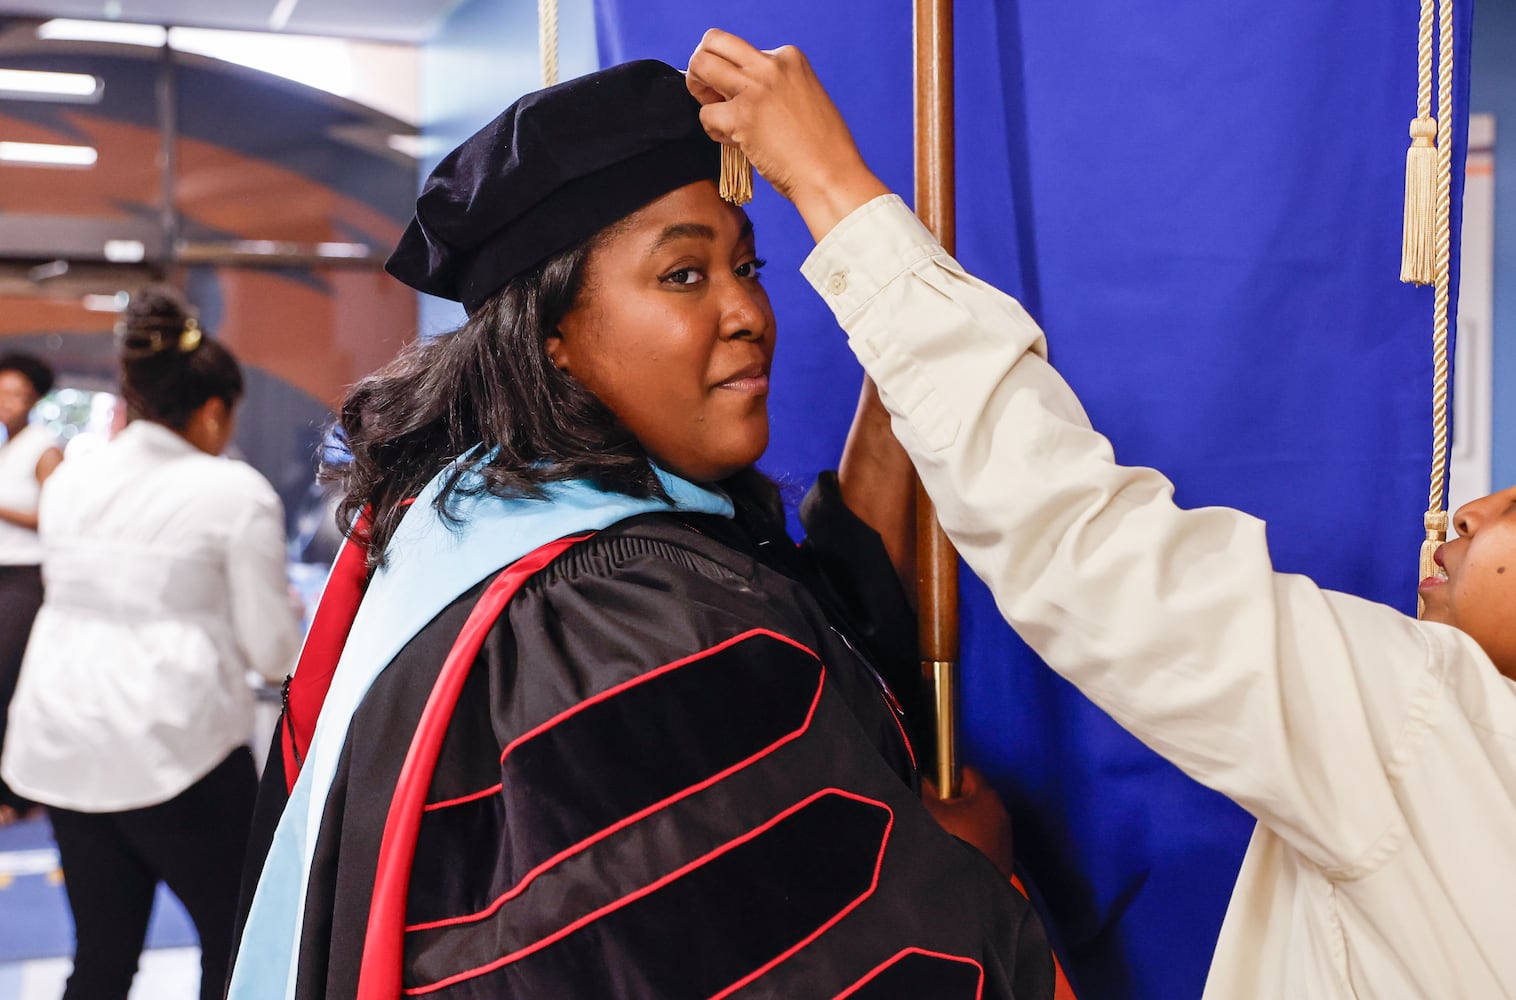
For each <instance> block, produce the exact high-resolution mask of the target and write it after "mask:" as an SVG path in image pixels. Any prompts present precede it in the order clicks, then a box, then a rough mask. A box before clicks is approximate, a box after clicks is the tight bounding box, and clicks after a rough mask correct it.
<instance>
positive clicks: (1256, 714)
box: [803, 195, 1477, 877]
mask: <svg viewBox="0 0 1516 1000" xmlns="http://www.w3.org/2000/svg"><path fill="white" fill-rule="evenodd" d="M803 271H804V273H805V275H806V277H807V279H808V280H809V281H810V282H811V284H812V285H813V286H814V287H815V288H816V290H817V291H818V292H819V293H820V294H821V296H822V297H823V298H824V299H825V300H826V302H827V303H828V304H829V305H830V306H831V307H832V309H833V311H834V312H835V314H836V316H837V318H838V320H839V322H840V323H841V325H842V327H843V328H844V329H845V330H846V332H847V335H848V339H849V343H850V346H851V347H852V349H853V351H854V352H855V353H856V354H857V356H858V358H859V360H860V361H861V362H862V364H863V366H864V368H865V369H866V370H867V371H868V373H869V374H870V375H871V376H873V378H874V380H875V381H876V382H877V383H878V385H879V389H880V393H881V396H882V398H883V400H884V403H885V405H886V407H887V408H888V409H889V411H890V413H891V416H892V422H893V427H894V429H895V432H896V434H897V436H898V437H899V438H900V440H901V442H902V443H903V444H904V445H905V447H906V450H907V451H908V452H909V453H910V455H911V458H912V460H913V462H914V463H915V465H916V468H917V470H918V471H919V473H920V475H921V478H922V481H923V482H924V484H925V485H926V488H927V490H928V492H929V493H930V495H931V496H932V498H933V500H934V501H935V502H936V504H937V506H938V512H939V516H940V518H941V520H942V524H943V526H944V528H945V529H946V530H947V533H948V535H949V536H950V537H951V538H952V540H953V542H954V544H955V545H956V546H957V547H958V550H959V552H960V553H961V554H962V556H963V558H964V559H965V560H966V561H967V562H968V564H969V566H970V567H971V568H972V569H973V570H974V572H975V573H977V574H978V575H979V576H980V577H981V578H982V579H983V580H984V581H985V582H986V583H987V584H988V585H989V587H990V590H991V591H992V592H993V594H994V597H995V600H996V602H997V604H998V605H999V608H1000V610H1001V612H1002V614H1003V615H1004V616H1005V618H1006V620H1007V621H1008V622H1009V623H1010V624H1011V625H1012V627H1014V628H1015V629H1016V631H1017V632H1019V633H1020V634H1021V636H1022V637H1023V638H1024V639H1026V641H1027V642H1028V643H1029V644H1030V645H1031V646H1032V648H1033V649H1034V650H1036V652H1037V653H1038V654H1039V655H1040V656H1041V657H1042V658H1043V659H1044V660H1045V661H1046V662H1047V663H1048V664H1049V665H1050V666H1051V667H1052V668H1053V669H1054V670H1056V671H1057V672H1059V673H1060V674H1062V675H1063V676H1064V677H1066V678H1068V679H1069V680H1070V681H1072V682H1073V683H1074V684H1075V685H1076V686H1077V687H1079V688H1080V690H1081V691H1083V692H1084V693H1085V695H1086V696H1088V697H1089V698H1091V699H1092V700H1093V701H1094V702H1095V703H1096V704H1098V705H1099V706H1100V707H1101V708H1102V709H1104V710H1105V711H1106V712H1108V713H1109V714H1110V715H1111V716H1112V717H1113V718H1115V719H1116V721H1117V722H1119V723H1120V724H1121V725H1122V726H1124V727H1125V728H1126V729H1128V730H1129V731H1131V732H1132V733H1133V734H1134V735H1136V736H1137V737H1138V738H1139V739H1141V740H1142V741H1143V742H1145V743H1146V744H1148V745H1149V746H1150V747H1152V748H1153V749H1154V750H1156V751H1157V752H1158V753H1160V754H1162V755H1163V756H1164V757H1167V758H1168V759H1170V760H1172V761H1173V762H1174V763H1175V764H1177V765H1178V766H1179V767H1180V768H1182V769H1183V770H1185V771H1186V772H1187V773H1189V774H1190V775H1191V776H1192V777H1194V778H1196V779H1197V780H1199V781H1200V782H1202V783H1204V784H1206V785H1208V786H1210V787H1212V788H1215V789H1217V790H1219V791H1221V792H1223V793H1224V794H1226V795H1228V796H1230V797H1231V798H1233V799H1234V800H1236V801H1237V802H1238V803H1240V804H1241V805H1242V806H1243V807H1244V808H1246V809H1248V810H1249V811H1250V812H1251V813H1253V815H1255V816H1256V817H1257V818H1258V819H1259V820H1260V821H1262V822H1263V823H1265V824H1267V825H1268V826H1269V827H1271V828H1272V829H1274V830H1275V831H1276V832H1277V833H1279V834H1280V835H1281V836H1283V837H1284V838H1285V839H1286V840H1287V841H1288V842H1289V843H1291V844H1292V846H1294V847H1296V848H1297V849H1298V850H1300V851H1302V852H1303V853H1305V854H1306V855H1307V856H1308V857H1310V858H1311V859H1312V860H1313V861H1315V862H1316V863H1317V864H1320V865H1321V866H1323V867H1325V868H1326V869H1328V871H1329V872H1331V873H1333V874H1336V875H1339V876H1343V877H1352V876H1353V875H1354V874H1356V873H1359V872H1360V871H1361V870H1363V868H1364V866H1372V865H1374V864H1375V863H1376V859H1378V858H1380V857H1382V855H1383V854H1384V852H1385V850H1387V849H1389V848H1387V847H1386V845H1387V844H1392V843H1393V842H1394V838H1395V835H1396V831H1397V830H1399V829H1400V828H1401V826H1402V823H1403V818H1402V816H1401V815H1400V812H1399V807H1398V806H1397V802H1396V797H1395V795H1394V790H1393V788H1392V783H1393V780H1394V771H1395V767H1396V766H1397V765H1396V760H1397V754H1402V753H1404V752H1407V749H1408V748H1410V747H1412V746H1414V745H1415V744H1416V742H1417V737H1418V734H1419V733H1420V732H1421V731H1422V730H1424V729H1425V728H1426V726H1427V725H1428V721H1427V716H1428V715H1430V714H1432V712H1433V706H1434V705H1435V704H1438V703H1439V702H1438V699H1437V698H1436V697H1435V696H1436V692H1437V689H1438V688H1439V687H1440V686H1441V685H1443V684H1444V683H1445V675H1446V673H1447V669H1448V664H1449V663H1451V662H1453V661H1454V660H1455V659H1457V658H1458V657H1461V656H1467V655H1468V648H1467V647H1469V646H1472V642H1471V641H1470V640H1468V639H1467V637H1466V636H1463V635H1462V634H1461V633H1457V632H1455V631H1454V630H1452V629H1448V628H1445V627H1442V626H1433V625H1428V624H1426V623H1421V622H1417V621H1415V620H1413V619H1410V618H1407V617H1406V616H1404V615H1402V614H1400V613H1399V612H1397V611H1395V610H1394V609H1392V608H1388V607H1385V606H1383V605H1378V604H1374V603H1371V602H1368V601H1364V600H1361V599H1359V598H1355V597H1351V596H1348V595H1345V594H1340V593H1332V592H1328V591H1324V590H1322V589H1320V588H1318V587H1317V586H1316V585H1315V584H1313V583H1312V582H1311V581H1310V580H1308V579H1306V578H1304V577H1301V576H1292V575H1286V574H1281V573H1276V572H1275V571H1274V569H1273V565H1272V563H1271V561H1270V558H1269V552H1268V547H1267V543H1266V540H1265V536H1264V525H1263V523H1262V522H1260V521H1258V520H1256V519H1254V518H1252V517H1250V516H1248V515H1246V514H1243V513H1241V512H1239V511H1236V510H1231V509H1226V508H1209V509H1199V510H1181V509H1180V508H1178V507H1176V506H1175V504H1174V503H1173V499H1172V497H1173V487H1172V485H1171V484H1170V483H1169V481H1168V480H1167V479H1165V478H1164V477H1163V476H1162V475H1161V474H1160V473H1158V472H1156V471H1154V470H1152V469H1145V468H1129V467H1125V466H1121V465H1118V464H1117V463H1116V461H1115V459H1114V457H1113V455H1112V450H1111V446H1110V443H1109V442H1108V441H1107V440H1106V439H1105V438H1104V437H1103V436H1101V435H1100V434H1098V433H1096V432H1095V431H1094V430H1092V429H1091V428H1090V426H1089V422H1088V420H1087V419H1086V417H1085V414H1084V410H1083V408H1082V407H1081V406H1080V404H1079V401H1078V400H1077V399H1076V398H1075V396H1074V394H1073V392H1072V391H1071V390H1070V388H1069V387H1068V385H1067V384H1066V383H1065V382H1064V381H1063V379H1062V378H1061V377H1060V376H1059V375H1058V373H1057V372H1056V371H1054V370H1053V368H1052V367H1051V366H1050V365H1049V364H1048V363H1047V361H1046V357H1045V355H1046V351H1045V344H1044V340H1043V334H1042V331H1041V330H1040V329H1038V327H1037V325H1036V324H1035V323H1034V322H1033V321H1032V319H1031V317H1029V316H1028V315H1027V313H1026V312H1025V311H1024V310H1023V309H1022V308H1021V306H1020V305H1019V304H1018V303H1017V302H1016V301H1015V300H1014V299H1012V298H1010V297H1009V296H1007V295H1005V294H1003V293H1002V292H999V291H997V290H996V289H994V288H992V287H990V286H989V285H987V284H985V283H984V282H982V281H979V280H978V279H976V278H974V277H973V276H972V275H970V274H968V273H967V272H965V271H964V270H963V269H962V267H960V266H959V264H958V263H957V262H956V261H955V260H953V258H952V257H950V256H949V255H948V254H947V253H946V252H945V251H944V250H943V249H942V248H941V247H940V246H938V245H937V243H936V241H935V240H934V239H933V238H932V236H931V235H930V233H928V232H927V231H926V230H925V229H924V228H923V227H922V226H921V225H920V224H919V223H918V222H917V220H916V219H915V217H914V216H913V215H911V213H910V211H909V210H908V209H907V208H906V207H905V205H904V203H903V202H901V201H900V199H899V198H897V197H895V196H893V195H890V196H885V197H881V198H878V199H876V200H874V201H872V202H870V203H868V204H867V205H865V206H863V207H862V208H860V209H858V210H857V211H855V212H854V213H853V214H852V215H851V216H849V217H848V218H847V219H846V220H844V221H843V222H842V223H841V224H840V225H838V226H837V228H835V229H834V230H833V231H832V232H831V233H829V234H828V235H827V237H826V238H825V239H824V240H823V241H822V242H821V244H820V245H819V246H818V247H817V248H816V250H815V251H814V252H813V253H812V254H811V256H810V257H809V258H808V259H807V261H806V263H805V265H804V268H803ZM1476 654H1477V649H1476ZM980 669H994V665H982V666H981V667H980Z"/></svg>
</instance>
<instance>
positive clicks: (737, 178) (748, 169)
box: [720, 143, 753, 206]
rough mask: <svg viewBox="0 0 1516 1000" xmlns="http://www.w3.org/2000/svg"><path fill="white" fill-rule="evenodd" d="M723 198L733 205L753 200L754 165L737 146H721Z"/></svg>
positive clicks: (744, 203) (721, 188) (721, 186)
mask: <svg viewBox="0 0 1516 1000" xmlns="http://www.w3.org/2000/svg"><path fill="white" fill-rule="evenodd" d="M720 190H721V197H723V198H725V199H726V200H727V201H729V202H731V203H732V204H733V205H739V206H740V205H746V204H747V203H748V202H750V201H752V200H753V165H752V164H751V163H749V162H748V159H747V154H746V153H744V152H743V151H742V150H741V149H740V148H738V147H737V146H728V145H726V144H725V143H723V144H722V146H721V185H720Z"/></svg>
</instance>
